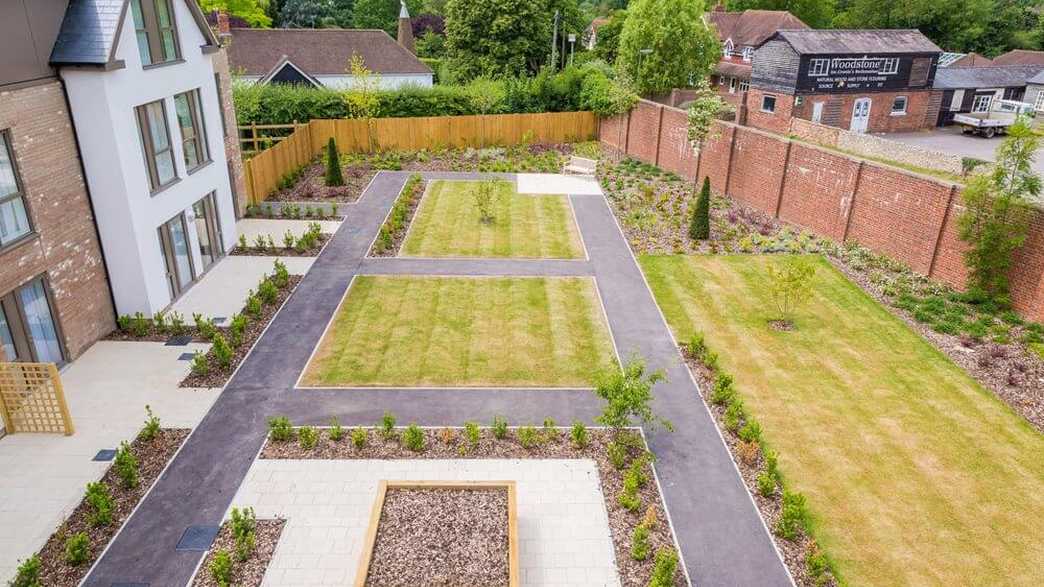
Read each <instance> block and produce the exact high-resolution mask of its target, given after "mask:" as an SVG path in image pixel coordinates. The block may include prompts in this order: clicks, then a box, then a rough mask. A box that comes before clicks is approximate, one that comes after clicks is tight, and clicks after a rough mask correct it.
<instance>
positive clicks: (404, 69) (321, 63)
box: [228, 29, 432, 76]
mask: <svg viewBox="0 0 1044 587" xmlns="http://www.w3.org/2000/svg"><path fill="white" fill-rule="evenodd" d="M231 32H232V42H231V43H230V44H229V47H228V61H229V64H230V65H231V66H232V69H233V70H241V71H242V72H243V73H244V74H246V75H257V76H263V75H265V74H267V73H268V72H270V71H272V68H273V67H275V66H276V65H277V64H278V63H279V62H280V61H281V60H282V59H284V58H286V59H288V60H289V61H291V62H293V64H294V65H295V66H297V67H298V68H300V69H301V70H303V71H304V72H305V73H307V74H308V75H312V76H315V75H344V73H345V70H347V68H348V62H349V60H350V59H351V58H352V55H353V54H357V55H359V56H361V57H362V58H363V61H364V62H365V64H366V67H367V68H369V69H370V71H372V72H374V73H378V74H396V73H420V74H424V73H431V72H432V71H431V68H429V67H428V66H427V65H424V63H423V62H421V60H420V59H417V57H416V56H414V55H413V53H410V52H409V51H407V50H406V49H405V48H404V47H403V46H402V45H400V44H398V43H396V42H395V39H392V38H391V37H390V36H388V33H386V32H384V31H383V30H380V29H232V31H231Z"/></svg>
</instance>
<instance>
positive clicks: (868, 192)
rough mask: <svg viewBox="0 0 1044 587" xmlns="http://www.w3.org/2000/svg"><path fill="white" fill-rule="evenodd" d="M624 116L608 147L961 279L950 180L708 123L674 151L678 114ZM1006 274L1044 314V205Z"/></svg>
mask: <svg viewBox="0 0 1044 587" xmlns="http://www.w3.org/2000/svg"><path fill="white" fill-rule="evenodd" d="M752 93H753V91H752ZM777 111H778V107H777ZM639 112H640V114H639V115H638V116H636V113H639ZM751 115H754V112H753V110H752V112H751ZM627 120H628V115H623V116H620V117H616V118H614V119H608V120H605V121H603V122H602V124H601V137H602V142H603V144H604V145H605V146H606V147H608V148H610V150H612V149H615V150H617V151H619V152H622V151H623V150H624V149H623V146H624V145H626V147H627V148H626V152H627V154H629V155H630V156H632V157H637V158H640V159H642V160H644V161H647V162H649V163H655V162H656V154H657V153H658V154H659V161H660V164H661V166H662V167H664V168H665V169H669V170H671V171H674V172H675V173H678V174H679V175H683V176H685V177H690V178H691V177H694V176H698V177H700V178H702V177H704V176H706V177H709V178H710V180H711V186H712V188H713V189H714V190H715V191H716V192H718V193H727V194H728V195H729V196H730V197H732V198H734V199H735V200H737V201H739V202H742V203H744V204H746V205H749V206H751V207H753V208H756V209H758V210H761V211H762V212H765V213H767V214H770V215H774V216H776V217H777V218H779V219H780V220H781V221H783V222H786V223H789V224H792V225H795V226H799V227H802V228H805V229H808V230H811V231H813V232H815V233H817V234H820V235H822V236H826V237H829V238H831V239H834V240H836V241H838V242H845V241H856V242H859V243H860V244H863V245H865V246H867V247H869V248H871V249H873V250H875V251H877V252H879V253H883V254H886V255H889V256H891V257H893V258H895V259H898V260H901V261H903V262H904V263H906V264H908V265H909V266H910V267H911V268H912V269H914V270H915V271H918V272H920V273H922V274H925V275H929V276H931V277H933V278H935V279H939V280H941V281H943V282H946V283H949V284H951V285H953V286H955V287H958V288H962V287H964V285H965V282H966V280H967V270H966V269H965V267H964V260H963V258H962V254H963V252H964V250H965V246H964V244H963V243H961V241H960V240H959V239H958V238H957V226H956V225H957V221H956V219H957V218H958V217H959V216H960V213H961V211H962V209H961V204H960V191H959V190H960V186H959V185H957V184H953V183H949V182H946V181H943V180H938V179H934V178H931V177H927V176H922V175H918V174H915V173H911V172H908V171H905V170H901V169H897V168H893V167H889V166H887V165H883V164H880V163H876V162H873V161H869V160H862V159H859V158H856V157H850V156H848V155H844V154H841V153H838V152H836V151H830V150H827V149H824V148H821V147H817V146H814V145H810V144H806V143H802V142H797V141H791V140H790V139H788V138H787V137H785V136H781V135H778V134H774V133H770V132H766V131H764V130H760V129H757V128H750V127H741V126H737V125H734V124H731V123H724V122H718V123H715V128H714V129H713V130H712V132H711V137H710V138H709V139H708V140H706V141H705V142H704V144H703V147H702V149H701V150H700V152H699V154H698V156H692V157H682V156H675V155H674V154H676V153H683V152H684V151H683V149H684V148H686V147H687V142H688V141H687V138H686V136H685V132H684V126H685V116H684V112H683V111H681V110H678V109H676V108H671V107H668V106H664V105H660V104H655V103H651V102H646V101H643V102H641V103H640V104H639V106H638V107H637V108H636V109H635V110H634V111H632V112H631V114H630V123H629V124H628V123H627ZM658 125H662V126H663V128H657V127H656V126H658ZM650 126H653V127H652V128H650ZM678 127H681V128H678ZM625 130H626V131H629V132H630V135H627V134H625V132H624V131H625ZM1010 277H1011V285H1012V298H1013V301H1014V303H1015V308H1016V309H1017V310H1019V311H1020V312H1021V313H1022V314H1023V315H1024V316H1026V317H1027V318H1030V319H1032V320H1038V321H1040V320H1044V212H1042V211H1037V212H1035V215H1034V219H1033V222H1032V224H1031V229H1030V235H1029V238H1028V239H1027V242H1026V244H1025V245H1024V246H1023V247H1022V248H1021V249H1020V251H1019V252H1018V253H1017V254H1016V258H1015V264H1014V267H1013V270H1012V272H1011V276H1010Z"/></svg>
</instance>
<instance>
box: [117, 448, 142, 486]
mask: <svg viewBox="0 0 1044 587" xmlns="http://www.w3.org/2000/svg"><path fill="white" fill-rule="evenodd" d="M112 466H113V467H114V468H115V469H116V475H117V476H118V477H119V478H120V484H121V485H123V487H124V488H125V489H133V488H135V487H137V486H138V482H139V479H138V458H137V457H135V456H134V453H133V452H132V451H131V447H130V445H129V444H127V441H126V440H124V441H123V442H121V443H120V446H119V448H117V449H116V458H115V459H113V465H112Z"/></svg>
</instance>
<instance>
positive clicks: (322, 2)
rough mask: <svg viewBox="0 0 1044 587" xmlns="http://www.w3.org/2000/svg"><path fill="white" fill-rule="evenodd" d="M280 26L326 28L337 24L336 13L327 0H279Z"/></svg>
mask: <svg viewBox="0 0 1044 587" xmlns="http://www.w3.org/2000/svg"><path fill="white" fill-rule="evenodd" d="M279 3H280V5H281V6H280V9H279V23H278V24H279V26H280V27H282V28H295V29H300V28H309V29H310V28H316V29H318V28H327V27H334V26H337V25H338V24H339V23H338V22H337V13H336V12H335V11H334V5H333V3H332V2H330V1H329V0H280V2H279Z"/></svg>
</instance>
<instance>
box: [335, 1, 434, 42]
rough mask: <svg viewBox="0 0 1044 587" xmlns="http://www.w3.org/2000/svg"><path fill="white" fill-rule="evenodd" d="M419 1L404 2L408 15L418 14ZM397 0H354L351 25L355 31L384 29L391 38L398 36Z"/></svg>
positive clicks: (419, 11)
mask: <svg viewBox="0 0 1044 587" xmlns="http://www.w3.org/2000/svg"><path fill="white" fill-rule="evenodd" d="M423 4H424V3H423V2H422V1H421V0H406V10H408V11H409V12H410V14H420V13H421V8H422V7H423ZM401 8H402V6H401V5H400V4H399V0H355V7H354V9H353V13H354V15H353V21H352V22H353V24H354V25H355V28H357V29H384V30H385V31H387V32H388V34H389V35H391V36H392V38H393V39H394V38H395V35H396V34H398V27H399V10H400V9H401Z"/></svg>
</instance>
